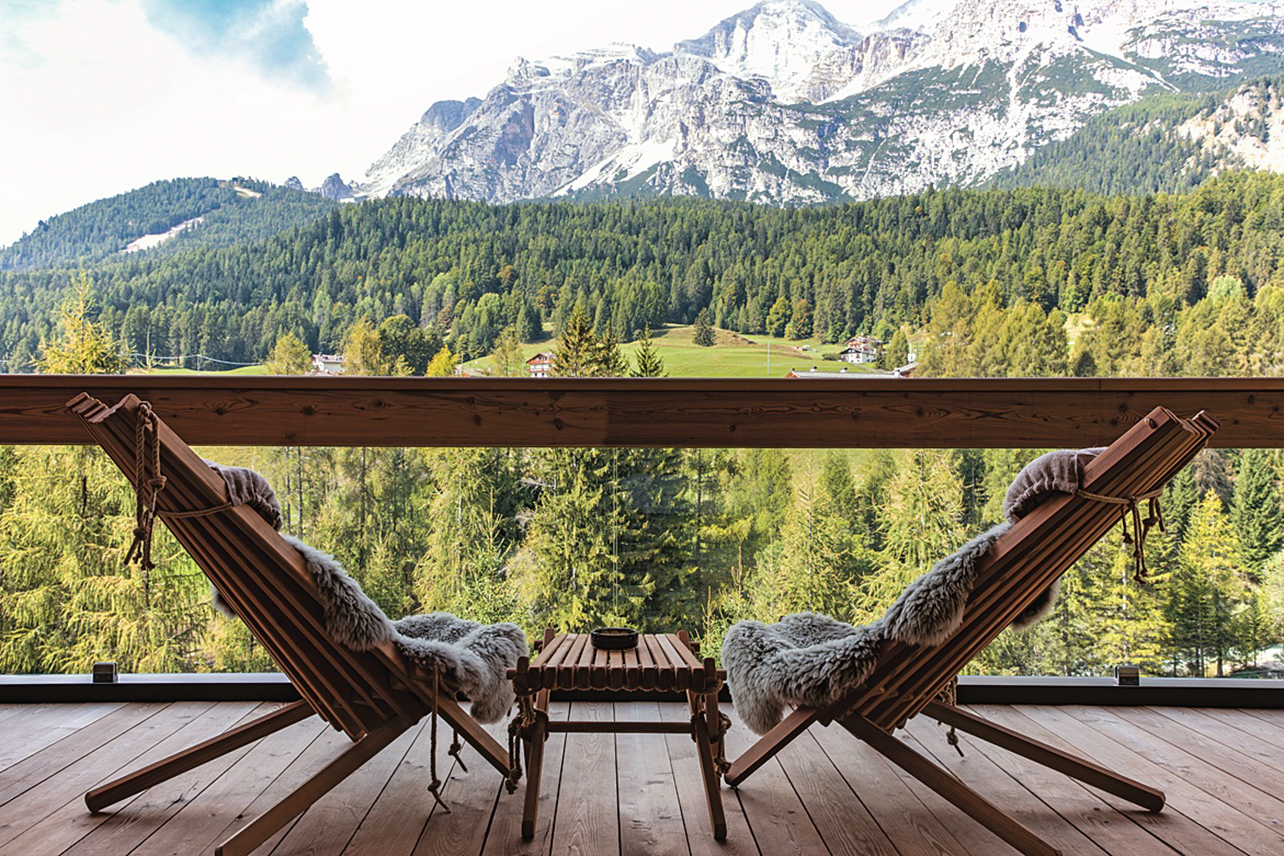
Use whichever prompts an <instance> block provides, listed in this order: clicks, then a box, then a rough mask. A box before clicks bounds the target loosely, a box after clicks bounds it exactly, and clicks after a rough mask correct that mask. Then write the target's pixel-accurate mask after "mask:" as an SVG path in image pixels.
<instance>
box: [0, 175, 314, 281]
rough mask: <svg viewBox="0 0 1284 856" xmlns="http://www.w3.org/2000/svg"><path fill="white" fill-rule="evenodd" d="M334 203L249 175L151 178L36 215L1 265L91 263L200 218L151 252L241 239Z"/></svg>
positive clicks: (3, 251)
mask: <svg viewBox="0 0 1284 856" xmlns="http://www.w3.org/2000/svg"><path fill="white" fill-rule="evenodd" d="M334 205H335V203H334V202H332V201H330V200H328V199H325V198H324V197H321V196H318V195H317V194H315V193H307V192H305V191H302V190H294V189H291V188H288V187H278V186H276V185H273V184H268V183H267V182H262V181H253V180H251V179H233V180H232V181H219V180H218V179H214V178H178V179H173V180H170V181H156V182H153V183H151V184H149V185H147V186H146V187H141V188H139V189H137V190H132V191H130V192H129V193H122V194H120V195H118V196H113V197H110V198H108V199H100V200H99V201H97V202H91V203H90V204H88V205H82V206H81V207H79V208H76V209H74V210H72V211H68V212H67V213H65V214H58V215H56V216H53V217H50V218H49V219H48V220H41V221H40V222H39V223H38V224H37V225H36V228H35V229H33V230H32V231H31V233H30V234H28V235H25V236H23V238H22V239H20V240H18V241H16V242H14V243H13V244H11V245H10V246H8V247H4V248H0V270H21V269H26V268H35V267H58V266H62V267H66V266H74V265H76V264H88V263H92V262H97V261H100V260H102V259H105V258H108V257H110V256H112V255H115V254H117V253H120V252H122V251H123V250H125V248H126V247H127V246H128V245H129V244H130V242H132V241H134V240H136V239H138V238H141V237H144V236H146V235H161V234H164V233H165V232H166V231H168V230H170V229H172V228H174V227H175V226H178V225H180V224H182V223H187V222H189V221H192V220H195V219H196V218H198V217H200V218H202V219H201V221H200V228H199V229H193V230H191V231H186V232H183V233H181V234H179V235H177V236H175V237H174V238H173V239H171V240H169V241H167V242H165V243H164V244H162V245H161V247H162V249H161V250H153V251H152V252H158V251H163V252H165V253H169V252H173V251H174V250H177V249H182V248H186V247H188V246H192V245H196V244H204V245H212V246H225V245H228V244H237V243H245V242H247V241H254V240H257V239H261V238H266V237H267V236H269V235H273V234H276V233H277V232H280V231H282V230H283V229H287V228H290V227H291V226H297V225H299V224H301V223H306V222H308V221H310V220H313V219H315V218H316V217H318V216H320V215H321V214H323V213H324V212H326V211H327V210H329V209H330V208H332V207H334Z"/></svg>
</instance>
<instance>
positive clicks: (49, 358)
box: [39, 272, 129, 374]
mask: <svg viewBox="0 0 1284 856" xmlns="http://www.w3.org/2000/svg"><path fill="white" fill-rule="evenodd" d="M92 290H93V287H92V284H91V283H90V281H89V275H88V274H86V273H84V272H81V273H80V275H79V276H78V277H77V278H76V281H75V283H74V284H73V286H72V292H71V295H70V296H69V297H68V298H67V299H66V300H65V301H63V303H62V305H61V306H60V307H59V309H58V337H57V338H56V339H54V340H53V341H41V344H40V352H41V356H40V362H39V365H40V371H42V372H44V373H45V374H121V373H123V372H124V371H125V370H126V369H127V368H129V360H127V359H126V358H125V356H124V354H123V353H122V352H121V347H120V344H119V343H117V342H116V341H115V340H114V339H113V338H112V336H111V334H110V333H109V332H108V331H107V329H106V328H105V327H104V326H103V325H102V324H101V323H100V322H98V321H94V320H91V318H90V314H91V311H92V303H93V294H92Z"/></svg>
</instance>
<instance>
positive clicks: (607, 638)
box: [589, 627, 638, 651]
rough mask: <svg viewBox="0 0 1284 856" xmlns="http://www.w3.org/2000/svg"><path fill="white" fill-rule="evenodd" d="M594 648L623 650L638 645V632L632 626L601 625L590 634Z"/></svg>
mask: <svg viewBox="0 0 1284 856" xmlns="http://www.w3.org/2000/svg"><path fill="white" fill-rule="evenodd" d="M589 641H591V642H592V643H593V647H594V648H605V649H606V650H608V651H623V650H624V649H625V648H636V647H638V632H637V631H636V630H634V629H632V628H631V627H599V628H598V629H596V630H594V631H593V632H592V633H590V634H589Z"/></svg>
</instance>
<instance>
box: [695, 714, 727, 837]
mask: <svg viewBox="0 0 1284 856" xmlns="http://www.w3.org/2000/svg"><path fill="white" fill-rule="evenodd" d="M690 696H691V699H692V701H693V704H692V707H695V708H697V712H696V715H695V716H693V717H691V725H692V728H693V729H694V730H695V739H696V752H697V753H698V754H699V756H700V771H701V772H702V773H703V774H704V795H705V800H706V801H707V802H708V804H709V821H710V823H712V825H713V838H714V840H715V841H725V840H726V839H727V816H726V814H725V813H724V812H723V810H722V786H721V782H720V781H719V776H718V769H717V767H716V766H715V764H714V750H713V743H712V741H710V739H709V719H708V718H707V715H708V714H712V716H713V719H714V721H715V722H716V721H717V716H718V696H717V694H716V693H705V694H703V709H700V707H699V706H698V704H697V703H696V701H695V700H696V698H697V696H696V694H695V693H690Z"/></svg>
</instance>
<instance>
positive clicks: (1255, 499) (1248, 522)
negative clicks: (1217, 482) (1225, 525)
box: [1230, 449, 1284, 580]
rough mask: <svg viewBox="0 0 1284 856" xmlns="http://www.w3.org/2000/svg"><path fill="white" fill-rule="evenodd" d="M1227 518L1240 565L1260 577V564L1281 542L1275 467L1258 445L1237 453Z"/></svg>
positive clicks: (1283, 525)
mask: <svg viewBox="0 0 1284 856" xmlns="http://www.w3.org/2000/svg"><path fill="white" fill-rule="evenodd" d="M1230 520H1231V526H1232V527H1233V528H1234V529H1235V535H1236V538H1237V540H1238V542H1239V548H1240V558H1241V560H1242V562H1243V564H1244V567H1245V568H1246V569H1247V570H1248V571H1249V573H1250V574H1251V575H1253V576H1254V577H1255V578H1256V579H1258V580H1260V572H1261V569H1262V565H1264V564H1265V562H1266V560H1267V559H1269V558H1270V557H1271V556H1273V555H1275V553H1277V552H1279V549H1280V546H1281V544H1284V515H1281V511H1280V493H1279V486H1278V484H1277V480H1276V477H1275V471H1274V469H1273V468H1272V467H1271V466H1270V463H1269V462H1268V461H1267V458H1266V453H1265V452H1264V451H1263V450H1261V449H1245V450H1244V451H1243V452H1241V453H1240V456H1239V466H1237V467H1236V468H1235V492H1234V494H1233V498H1232V500H1231V511H1230Z"/></svg>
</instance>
